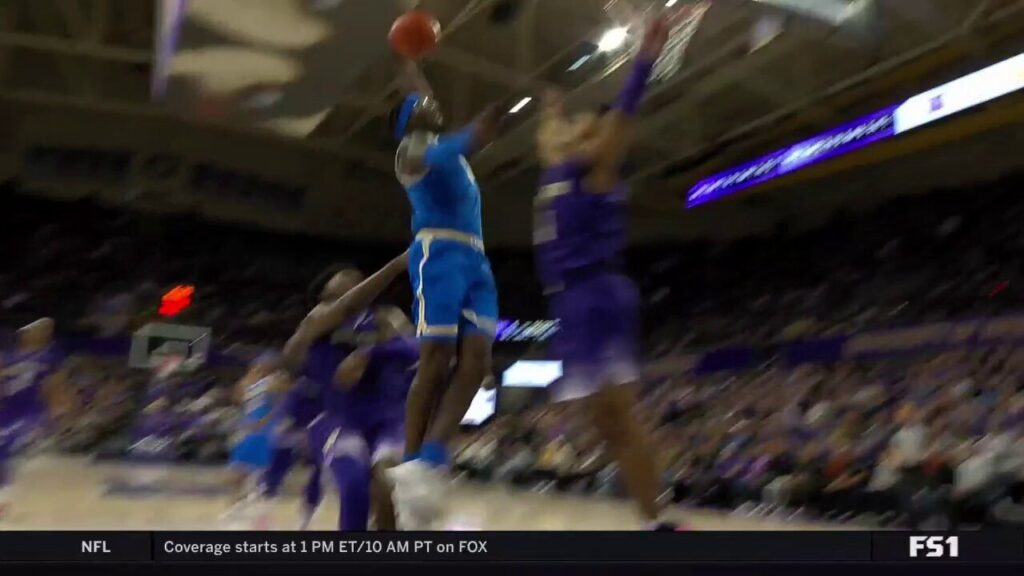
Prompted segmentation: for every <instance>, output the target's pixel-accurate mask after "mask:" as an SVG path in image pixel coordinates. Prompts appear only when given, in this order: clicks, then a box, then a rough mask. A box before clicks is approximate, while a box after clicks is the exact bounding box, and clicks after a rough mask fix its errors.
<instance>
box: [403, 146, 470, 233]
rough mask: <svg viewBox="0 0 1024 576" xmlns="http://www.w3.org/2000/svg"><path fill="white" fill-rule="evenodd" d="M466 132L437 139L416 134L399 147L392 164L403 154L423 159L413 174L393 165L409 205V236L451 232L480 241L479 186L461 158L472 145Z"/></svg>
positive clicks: (467, 165) (466, 163)
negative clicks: (410, 209)
mask: <svg viewBox="0 0 1024 576" xmlns="http://www.w3.org/2000/svg"><path fill="white" fill-rule="evenodd" d="M470 130H471V129H470V128H466V129H464V130H461V131H459V132H453V133H451V134H443V135H441V136H437V135H435V134H428V133H426V132H417V133H414V134H411V135H409V136H408V137H406V138H404V139H403V140H402V143H401V144H400V145H399V148H398V157H397V162H396V164H400V163H401V161H402V158H403V156H405V155H406V154H412V155H415V156H416V157H422V159H423V166H422V167H421V168H420V169H419V170H418V171H414V172H403V171H402V170H401V169H400V168H398V166H397V165H396V168H398V170H397V172H398V179H399V181H400V182H401V183H402V185H403V186H405V191H406V194H408V196H409V202H410V203H411V204H412V233H413V236H415V235H417V234H419V233H420V232H421V231H423V230H430V229H436V230H453V231H456V232H461V233H463V234H466V235H468V236H472V237H474V238H476V239H478V240H481V241H482V239H483V226H482V225H481V223H480V187H479V186H477V183H476V176H474V175H473V169H472V168H471V167H470V166H469V162H468V161H467V160H466V156H465V155H466V154H467V153H468V149H469V146H470V143H471V142H472V133H471V131H470Z"/></svg>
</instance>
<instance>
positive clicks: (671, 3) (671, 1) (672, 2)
mask: <svg viewBox="0 0 1024 576" xmlns="http://www.w3.org/2000/svg"><path fill="white" fill-rule="evenodd" d="M676 2H679V0H668V2H665V8H671V7H673V6H675V5H676Z"/></svg>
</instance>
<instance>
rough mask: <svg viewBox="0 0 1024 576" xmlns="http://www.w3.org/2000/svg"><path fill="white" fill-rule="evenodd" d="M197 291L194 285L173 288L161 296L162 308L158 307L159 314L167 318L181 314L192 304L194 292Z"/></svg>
mask: <svg viewBox="0 0 1024 576" xmlns="http://www.w3.org/2000/svg"><path fill="white" fill-rule="evenodd" d="M195 291H196V289H195V288H194V287H192V286H187V285H179V286H175V287H174V288H171V289H170V290H168V291H167V293H166V294H164V295H163V297H162V298H160V308H159V309H157V314H159V315H161V316H164V317H166V318H170V317H171V316H177V315H178V314H181V312H182V310H185V309H186V308H188V307H189V306H191V305H192V294H194V293H195Z"/></svg>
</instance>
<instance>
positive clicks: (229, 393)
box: [119, 369, 241, 464]
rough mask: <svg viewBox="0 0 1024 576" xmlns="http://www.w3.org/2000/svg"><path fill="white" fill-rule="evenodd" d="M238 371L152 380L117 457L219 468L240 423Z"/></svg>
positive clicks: (202, 372)
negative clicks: (126, 441) (125, 443)
mask: <svg viewBox="0 0 1024 576" xmlns="http://www.w3.org/2000/svg"><path fill="white" fill-rule="evenodd" d="M240 376H241V370H231V369H227V370H224V369H221V370H212V369H201V370H198V371H196V372H185V371H179V372H177V373H174V374H172V375H170V376H167V377H164V378H157V377H154V378H152V379H151V380H150V382H149V384H148V385H147V386H146V389H145V393H144V395H143V401H142V404H141V411H140V412H139V413H138V416H137V417H136V418H135V420H134V422H133V423H132V424H131V426H130V428H129V432H130V433H129V435H128V438H129V442H128V444H127V445H126V446H121V447H119V448H120V449H121V453H122V454H123V455H125V456H128V457H129V458H132V459H136V460H143V461H145V460H151V461H154V460H155V461H161V462H169V461H177V462H190V463H198V464H219V463H223V462H225V461H226V460H227V455H228V452H229V451H230V442H231V441H232V437H233V435H234V434H235V432H236V431H237V429H238V419H239V417H240V414H239V411H238V405H237V402H236V400H235V398H234V392H233V390H234V385H235V382H236V381H237V380H238V378H239V377H240Z"/></svg>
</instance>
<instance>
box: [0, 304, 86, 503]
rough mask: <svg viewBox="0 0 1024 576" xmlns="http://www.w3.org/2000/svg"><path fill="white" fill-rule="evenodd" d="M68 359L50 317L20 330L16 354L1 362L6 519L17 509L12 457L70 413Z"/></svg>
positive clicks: (1, 477)
mask: <svg viewBox="0 0 1024 576" xmlns="http://www.w3.org/2000/svg"><path fill="white" fill-rule="evenodd" d="M63 360H64V358H63V355H62V354H61V352H60V350H58V349H57V345H56V344H54V342H53V320H50V319H49V318H43V319H40V320H37V321H35V322H33V323H31V324H29V325H27V326H25V327H24V328H22V329H21V330H18V342H17V346H16V349H15V350H14V351H12V352H10V353H8V354H5V355H4V357H3V359H2V360H0V520H2V519H3V518H4V516H5V515H6V514H7V512H8V510H9V508H10V505H11V502H10V500H9V498H10V495H9V492H8V491H9V484H10V483H11V481H12V475H13V470H12V468H13V464H12V462H11V460H12V458H13V457H14V455H15V454H16V453H17V451H18V450H19V449H20V448H22V447H23V446H25V445H26V444H28V443H29V442H30V441H31V440H33V438H34V436H35V435H36V434H37V433H39V432H40V431H41V429H42V428H43V426H44V425H45V424H46V421H47V419H48V418H49V417H50V416H60V415H61V413H62V412H64V411H66V410H67V409H68V408H69V406H67V405H66V402H62V401H61V400H63V398H62V396H61V394H59V392H61V391H62V388H63V380H64V373H63V371H62V370H61V365H62V364H63Z"/></svg>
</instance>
